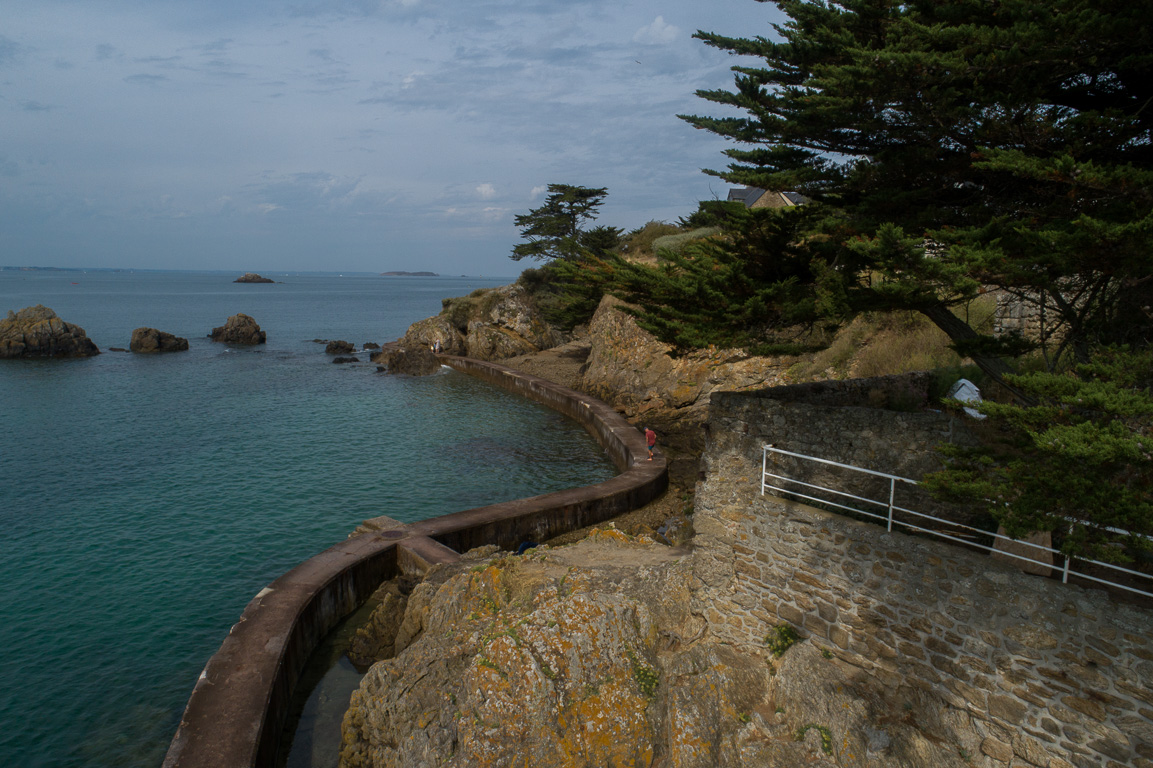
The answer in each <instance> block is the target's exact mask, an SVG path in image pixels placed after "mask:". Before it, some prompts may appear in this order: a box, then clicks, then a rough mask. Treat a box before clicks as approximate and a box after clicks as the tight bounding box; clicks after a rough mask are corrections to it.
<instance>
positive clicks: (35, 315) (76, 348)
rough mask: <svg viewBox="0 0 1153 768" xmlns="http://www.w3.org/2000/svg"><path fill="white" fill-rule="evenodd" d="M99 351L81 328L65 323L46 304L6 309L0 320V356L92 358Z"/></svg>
mask: <svg viewBox="0 0 1153 768" xmlns="http://www.w3.org/2000/svg"><path fill="white" fill-rule="evenodd" d="M99 354H100V350H99V349H97V347H96V344H95V343H94V342H93V341H92V340H91V339H89V338H88V334H86V333H85V332H84V329H83V328H81V327H80V326H78V325H73V324H72V323H66V322H64V321H63V320H61V319H60V318H59V317H57V316H56V313H55V312H53V311H52V310H51V309H49V308H48V307H45V306H44V305H42V304H37V305H36V306H34V307H25V308H24V309H21V310H20V311H19V312H12V311H11V310H9V312H8V317H7V318H5V319H4V320H0V358H18V357H91V356H92V355H99Z"/></svg>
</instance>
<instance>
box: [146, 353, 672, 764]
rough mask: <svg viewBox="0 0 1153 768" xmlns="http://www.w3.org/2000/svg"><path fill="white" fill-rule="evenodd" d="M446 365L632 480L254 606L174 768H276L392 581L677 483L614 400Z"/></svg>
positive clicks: (374, 540)
mask: <svg viewBox="0 0 1153 768" xmlns="http://www.w3.org/2000/svg"><path fill="white" fill-rule="evenodd" d="M441 361H442V362H444V363H446V364H447V365H450V366H452V367H453V368H455V369H457V370H460V371H463V372H464V373H467V374H469V375H472V376H476V377H478V378H481V379H484V380H485V381H488V382H490V383H492V384H494V385H496V386H499V387H501V388H503V389H506V390H508V391H510V392H513V393H515V394H518V395H521V396H524V397H528V398H530V399H532V400H535V401H537V402H540V403H543V404H544V405H547V406H548V407H550V408H552V409H554V410H557V411H559V412H561V413H563V414H564V415H566V416H569V417H570V418H573V419H575V420H576V421H577V422H578V423H580V424H582V425H583V426H584V427H585V428H586V429H588V430H589V432H591V433H592V435H593V436H594V437H595V438H596V439H597V441H598V442H599V443H600V445H601V446H602V447H603V448H604V449H605V451H606V453H607V454H608V456H609V458H610V459H611V460H612V461H613V463H614V464H615V465H616V466H617V469H618V470H619V471H620V474H619V475H617V476H616V477H614V478H612V479H611V480H608V481H606V482H603V483H599V484H597V485H591V486H586V487H584V488H574V489H571V490H567V491H560V492H558V493H551V494H546V495H543V496H534V497H531V498H527V499H518V500H516V501H511V502H506V503H503V504H492V505H490V506H487V507H479V508H477V509H470V510H466V511H464V512H458V513H455V514H451V515H444V516H441V517H437V518H433V519H431V520H424V521H422V522H419V523H413V524H411V525H395V526H392V527H389V528H388V529H387V530H379V531H372V532H369V533H365V534H362V535H359V536H356V537H354V538H351V539H349V540H348V541H345V542H341V543H340V544H337V545H336V546H334V547H331V548H330V549H328V550H326V551H324V552H322V553H321V554H319V555H317V556H316V557H313V558H311V559H309V560H306V561H305V562H303V563H301V564H300V565H299V566H297V567H296V568H294V569H292V570H291V571H289V572H288V573H286V574H284V575H283V576H281V577H280V578H278V579H277V580H276V581H274V582H272V583H271V584H269V585H268V587H266V588H265V589H263V590H261V592H260V593H259V594H258V595H257V596H256V597H254V598H253V599H252V601H251V602H250V603H249V604H248V606H247V607H246V608H245V609H244V613H243V614H242V615H241V617H240V620H239V621H238V622H237V623H236V624H235V625H234V626H233V627H232V629H231V631H230V632H229V634H228V637H227V638H225V640H224V643H223V644H222V645H221V646H220V650H219V651H217V652H216V654H215V655H213V657H212V658H211V659H210V660H209V661H208V664H207V666H205V668H204V671H203V672H202V673H201V675H200V678H199V679H198V680H197V682H196V686H195V688H194V689H193V691H192V695H191V697H190V698H189V700H188V705H187V707H186V708H185V711H184V715H183V717H182V718H181V721H180V726H179V728H178V729H177V732H176V735H175V737H174V738H173V740H172V744H171V745H170V746H169V749H168V754H167V756H166V757H165V759H164V766H165V768H244V767H246V766H256V767H257V768H264V767H265V766H271V765H273V764H274V761H275V759H276V750H277V747H278V744H279V739H280V732H281V729H282V728H283V725H284V722H285V717H286V715H287V711H288V706H289V702H290V700H291V697H292V690H293V687H294V686H295V685H296V682H297V680H298V679H299V677H300V673H301V671H302V670H303V668H304V666H305V664H306V663H307V661H308V657H309V656H310V655H311V653H312V651H313V650H314V649H315V648H316V646H317V645H318V644H319V643H320V641H321V640H322V639H323V638H324V637H325V635H326V634H328V632H329V631H330V630H331V629H332V628H333V627H334V626H335V625H336V624H337V623H338V622H339V621H340V620H341V619H342V618H344V617H345V616H347V615H348V614H350V613H352V611H354V610H355V609H356V608H357V607H358V606H359V605H360V604H362V603H363V602H364V601H365V600H366V599H367V598H368V596H369V595H371V594H372V592H373V591H374V590H376V588H377V587H378V586H379V585H380V584H381V583H382V582H383V581H384V580H385V579H388V578H392V577H393V576H395V575H397V574H400V573H404V574H419V573H423V572H424V571H426V570H427V569H428V568H429V567H431V566H432V565H433V564H435V563H443V562H452V561H454V560H456V559H457V558H458V557H459V553H461V552H465V551H467V550H469V549H471V548H473V547H476V546H480V545H484V544H496V545H498V546H500V547H502V548H506V549H515V548H516V546H517V545H518V544H520V543H521V542H524V541H544V540H545V539H548V538H551V537H553V536H557V535H559V534H561V533H565V532H567V531H570V530H575V529H577V528H583V527H585V526H588V525H592V524H594V523H598V522H601V521H602V520H606V519H608V518H610V517H613V516H615V515H618V514H620V513H622V512H627V511H629V510H631V509H635V508H636V507H639V506H642V505H644V504H646V503H648V502H649V501H651V500H652V499H654V498H656V497H657V496H659V495H660V494H661V493H663V492H664V490H665V487H666V486H667V484H668V471H667V467H666V464H665V460H664V458H663V457H661V456H659V455H658V456H657V458H656V460H654V461H648V460H647V458H648V451H647V449H646V447H645V441H644V436H643V435H641V434H640V433H639V432H638V431H637V430H636V429H635V428H633V427H632V426H631V425H630V424H629V423H628V422H627V421H625V420H624V418H623V417H621V416H620V414H618V413H616V411H614V410H613V409H612V408H610V407H609V406H608V405H606V404H605V403H603V402H601V401H599V400H596V399H594V398H591V397H589V396H587V395H583V394H581V393H579V392H575V391H573V390H571V389H568V388H566V387H562V386H560V385H558V384H553V383H552V382H549V381H545V380H544V379H540V378H537V377H535V376H530V375H527V374H523V373H519V372H517V371H513V370H511V369H509V368H506V367H504V366H501V365H496V364H494V363H486V362H482V361H479V360H471V359H467V358H461V357H452V356H448V355H445V356H442V357H441Z"/></svg>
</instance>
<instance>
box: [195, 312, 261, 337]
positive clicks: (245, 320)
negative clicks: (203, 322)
mask: <svg viewBox="0 0 1153 768" xmlns="http://www.w3.org/2000/svg"><path fill="white" fill-rule="evenodd" d="M208 335H209V338H211V339H212V340H213V341H219V342H221V343H223V344H263V343H265V341H266V339H267V334H265V332H264V331H262V330H260V326H259V325H257V324H256V321H255V320H253V319H252V318H251V317H249V316H248V315H245V314H238V315H233V316H232V317H230V318H228V321H227V322H225V324H224V325H222V326H219V327H217V328H213V329H212V333H210V334H208Z"/></svg>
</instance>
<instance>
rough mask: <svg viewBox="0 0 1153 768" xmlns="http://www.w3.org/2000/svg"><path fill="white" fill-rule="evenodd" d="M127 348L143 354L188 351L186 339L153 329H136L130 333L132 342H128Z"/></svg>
mask: <svg viewBox="0 0 1153 768" xmlns="http://www.w3.org/2000/svg"><path fill="white" fill-rule="evenodd" d="M128 348H129V349H130V350H132V351H133V352H140V353H143V354H153V353H156V352H183V351H184V350H186V349H188V339H185V338H181V337H180V336H173V335H172V334H171V333H165V332H164V331H158V330H156V329H155V328H137V329H136V330H134V331H133V332H132V341H131V342H129V344H128Z"/></svg>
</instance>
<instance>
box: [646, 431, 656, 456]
mask: <svg viewBox="0 0 1153 768" xmlns="http://www.w3.org/2000/svg"><path fill="white" fill-rule="evenodd" d="M645 444H647V445H648V447H649V461H652V460H653V448H656V447H657V433H656V432H653V431H652V430H651V429H649V428H648V427H645Z"/></svg>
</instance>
